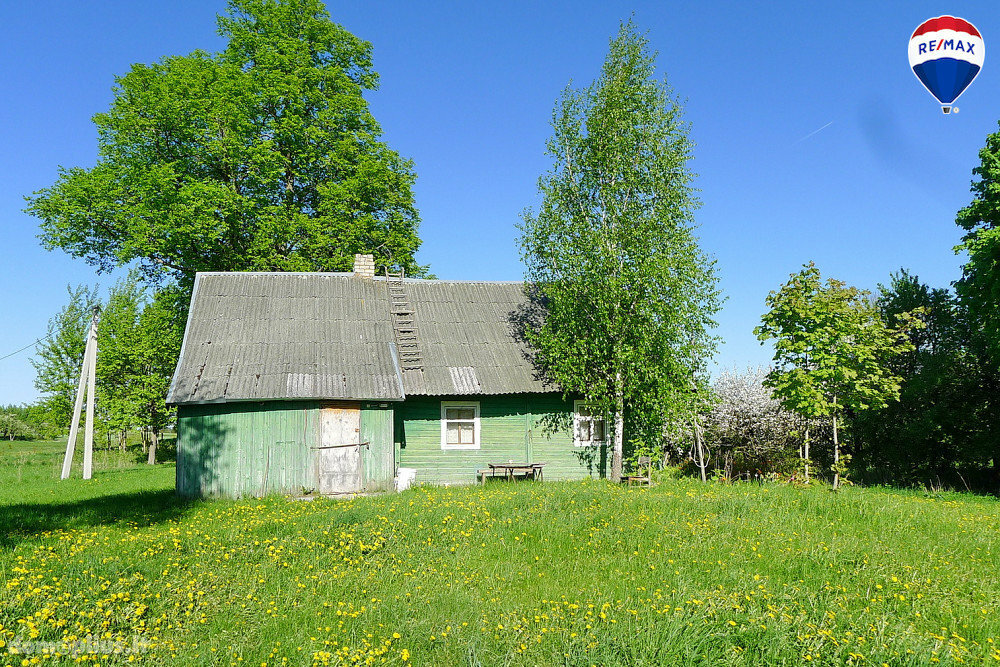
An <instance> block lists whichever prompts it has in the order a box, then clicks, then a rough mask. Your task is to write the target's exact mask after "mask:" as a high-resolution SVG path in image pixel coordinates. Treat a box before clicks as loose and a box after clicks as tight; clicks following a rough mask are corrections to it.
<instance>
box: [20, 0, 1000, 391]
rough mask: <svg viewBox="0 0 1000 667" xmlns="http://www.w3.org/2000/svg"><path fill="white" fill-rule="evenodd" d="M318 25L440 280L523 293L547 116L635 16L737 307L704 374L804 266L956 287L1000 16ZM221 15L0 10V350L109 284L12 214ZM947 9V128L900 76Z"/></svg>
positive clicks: (585, 8)
mask: <svg viewBox="0 0 1000 667" xmlns="http://www.w3.org/2000/svg"><path fill="white" fill-rule="evenodd" d="M328 7H329V9H330V13H331V14H332V16H333V18H334V20H335V21H337V22H339V23H341V24H343V25H344V26H345V27H346V28H347V29H348V30H350V31H351V32H353V33H354V34H356V35H358V36H359V37H362V38H364V39H367V40H369V41H370V42H372V44H373V45H374V54H375V66H376V69H377V70H378V71H379V72H380V74H381V76H382V85H381V89H380V90H379V91H377V92H375V93H373V94H371V95H370V96H369V100H370V102H371V105H372V109H373V112H374V114H375V117H376V118H377V119H378V120H379V121H380V122H381V124H382V126H383V128H384V130H385V138H386V140H387V141H388V142H389V144H390V145H391V146H392V147H393V148H395V149H396V150H397V151H399V152H400V153H401V154H402V155H404V156H406V157H409V158H411V159H413V161H414V163H415V167H416V172H417V175H418V180H417V185H416V199H417V205H418V206H419V208H420V213H421V218H422V221H423V222H422V226H421V237H422V238H423V240H424V244H423V247H422V249H421V251H420V253H419V255H418V259H419V260H420V261H421V262H422V263H427V264H430V265H431V270H432V271H433V272H434V273H435V274H437V275H438V277H440V278H451V279H493V280H510V279H519V278H520V277H521V276H522V267H521V264H520V259H519V256H518V251H517V246H516V237H517V232H516V229H515V225H516V223H517V221H518V214H519V213H520V212H521V211H522V210H523V209H524V208H525V207H527V206H532V205H535V204H536V203H537V195H536V189H535V184H536V181H537V178H538V176H539V174H541V173H542V172H544V171H545V170H546V169H547V168H548V167H549V162H548V160H547V159H546V158H545V156H544V155H543V144H544V141H545V139H546V137H547V136H548V135H549V132H550V128H549V125H548V123H549V119H550V117H551V111H552V108H553V104H554V102H555V99H556V97H557V95H558V94H559V92H560V90H562V88H563V87H565V86H566V85H567V83H569V82H570V81H571V80H572V81H575V82H577V83H578V84H585V83H588V82H589V81H590V80H592V79H593V78H594V77H595V76H596V74H597V73H598V70H599V68H600V65H601V62H602V60H603V58H604V55H605V53H606V49H607V43H608V39H609V37H610V36H611V35H612V34H614V33H615V32H616V30H617V27H618V23H619V21H620V20H622V19H626V18H628V17H629V16H630V15H634V19H635V21H636V23H637V25H639V26H640V27H641V28H643V29H645V30H648V34H649V38H650V40H651V43H652V45H653V47H654V48H655V49H656V50H658V51H659V59H658V61H657V64H658V68H659V70H660V71H661V72H663V73H664V74H665V75H666V76H667V79H668V81H669V82H670V84H671V85H672V86H673V88H674V90H675V92H676V93H677V95H678V96H680V97H681V98H683V99H684V100H685V108H686V116H687V119H688V120H689V121H690V122H691V126H692V129H691V132H692V138H693V139H694V141H695V142H696V144H697V146H696V148H695V160H694V161H693V163H692V165H691V166H692V168H693V170H694V171H695V172H696V173H698V174H699V176H698V180H697V184H698V187H699V188H700V189H701V198H702V200H703V204H704V205H703V207H702V208H701V210H700V211H699V213H698V216H697V219H698V222H699V224H700V230H699V234H700V238H701V242H702V246H703V247H704V248H705V249H706V250H707V251H708V252H709V253H711V254H712V255H713V256H714V257H715V258H716V259H717V260H718V268H719V274H720V277H721V287H722V289H723V291H724V292H725V294H726V296H727V297H728V300H727V301H726V303H725V306H724V309H723V311H722V313H721V314H720V317H719V323H720V326H719V330H718V333H719V335H721V336H722V338H723V339H724V340H725V343H724V344H723V345H722V347H721V348H720V350H719V354H718V355H717V357H716V361H717V363H718V364H720V365H722V366H734V365H735V366H745V365H747V364H753V365H756V364H766V363H767V362H768V361H769V358H770V352H769V351H768V350H767V349H765V348H762V347H760V346H759V345H758V343H757V341H756V340H755V339H754V337H753V334H752V333H751V331H752V329H753V327H754V326H755V325H756V324H757V323H758V321H759V318H760V315H761V313H762V312H763V311H764V298H765V297H766V295H767V293H768V291H770V290H772V289H775V288H776V287H777V286H778V285H780V284H781V283H782V282H784V281H785V279H786V278H787V276H788V274H789V273H791V272H793V271H795V270H797V268H798V267H799V266H800V265H801V264H802V263H804V262H807V261H809V260H814V261H815V262H816V263H817V265H818V266H819V268H820V270H821V271H822V272H823V274H824V275H828V276H833V277H837V278H840V279H841V280H845V281H847V282H849V283H852V284H855V285H858V286H860V287H864V288H868V289H874V288H875V286H876V285H877V283H879V282H885V281H886V280H887V277H888V275H889V273H890V272H892V271H894V270H897V269H899V268H900V267H907V268H908V269H910V270H911V271H913V272H915V273H916V274H917V275H919V276H920V277H921V278H922V279H924V280H925V281H927V282H929V283H931V284H933V285H935V286H942V285H947V284H949V283H950V282H951V281H953V280H955V279H956V278H957V277H958V276H959V271H960V266H961V261H962V260H961V258H960V257H958V256H956V255H955V254H954V253H953V251H952V247H953V246H954V245H955V244H956V243H957V242H958V240H959V230H958V228H957V227H956V226H955V224H954V218H955V212H956V211H957V210H958V209H959V208H961V207H962V206H964V205H965V204H967V203H968V201H969V198H970V194H969V183H970V180H971V175H972V174H971V172H972V169H973V167H975V166H976V164H977V163H978V157H977V153H978V151H979V149H980V148H981V147H982V146H983V144H984V142H985V138H986V135H987V134H988V133H990V132H993V131H995V130H997V119H998V116H1000V112H998V111H997V110H998V109H1000V66H998V68H994V67H993V66H992V65H993V63H992V56H991V51H990V47H991V45H992V44H994V43H995V44H997V45H998V48H1000V12H998V11H997V8H996V4H995V2H951V3H941V2H919V1H912V0H911V1H906V2H879V3H872V2H838V3H826V4H823V3H802V2H772V3H746V2H711V1H705V2H700V3H689V2H684V3H682V2H674V1H664V0H658V1H654V2H621V3H617V2H588V1H583V0H577V1H574V2H551V3H536V2H504V3H495V4H494V3H486V2H480V3H443V2H435V3H425V2H357V3H345V2H330V3H328ZM223 9H224V1H223V0H172V1H171V2H152V1H150V0H142V1H136V0H105V1H104V2H101V3H82V2H76V1H68V0H59V1H57V0H34V1H33V2H30V3H2V5H0V44H2V45H3V46H2V47H0V73H2V74H0V90H2V92H3V97H4V102H3V104H0V145H2V146H3V158H2V159H0V286H2V289H0V308H2V312H3V313H4V314H5V316H6V317H5V320H6V325H5V326H3V327H0V356H3V355H4V354H6V353H8V352H11V351H13V350H15V349H17V348H19V347H22V346H23V345H26V344H28V343H30V342H31V341H32V340H34V339H35V338H37V337H39V336H41V335H43V334H44V331H45V324H46V321H47V319H48V318H49V317H50V316H51V315H52V314H53V313H54V312H55V311H57V310H58V309H59V308H60V307H61V306H62V304H63V303H64V301H65V288H66V285H67V284H78V283H89V284H94V283H100V285H101V287H102V288H106V287H107V286H108V285H109V284H110V283H111V282H113V277H109V276H100V277H99V276H97V275H96V274H95V272H94V270H93V269H92V268H91V267H89V266H87V265H86V264H84V263H83V262H82V261H80V260H74V259H72V258H70V257H68V256H67V255H65V254H64V253H62V252H60V251H54V252H46V251H45V250H43V249H42V248H41V247H40V246H39V244H38V242H37V239H36V237H35V235H36V233H37V226H36V221H35V220H34V219H33V218H30V217H29V216H26V215H25V214H23V213H22V212H21V209H22V208H23V206H24V203H23V199H22V198H23V196H24V195H26V194H29V193H30V192H32V191H34V190H37V189H39V188H42V187H45V186H47V185H50V184H51V183H52V182H53V181H54V179H55V177H56V169H57V167H58V166H59V165H64V166H91V165H92V164H93V163H94V160H95V156H96V133H95V130H94V126H93V125H92V123H91V122H90V118H91V116H93V114H94V113H97V112H99V111H103V110H105V109H106V108H107V107H108V104H109V102H110V100H111V87H112V84H113V77H114V76H115V75H116V74H122V73H124V72H126V71H127V69H128V67H129V66H130V64H131V63H133V62H143V63H149V62H153V61H155V60H157V59H159V58H160V57H162V56H164V55H174V54H184V53H189V52H190V51H192V50H194V49H197V48H201V49H205V50H217V49H219V48H220V47H221V41H220V39H219V37H218V36H217V35H216V33H215V23H214V16H215V14H216V13H218V12H220V11H222V10H223ZM940 14H953V15H957V16H961V17H963V18H965V19H967V20H969V21H971V22H972V23H973V24H975V25H976V26H977V27H978V28H979V30H980V31H981V32H982V33H983V37H984V39H985V41H986V47H987V54H986V63H985V66H984V68H983V72H982V74H981V75H980V76H979V78H978V79H977V80H976V81H975V82H974V83H973V84H972V86H971V87H970V88H969V90H968V91H967V92H966V93H965V95H963V96H962V97H961V98H960V99H959V100H958V102H957V106H958V107H959V108H960V109H961V111H960V113H959V114H957V115H952V116H944V115H943V114H942V113H941V111H940V109H939V106H938V105H937V103H936V102H935V101H934V100H933V98H931V96H930V95H928V93H927V92H926V91H925V90H924V89H923V87H922V86H920V84H919V83H918V82H917V80H916V78H915V77H914V76H913V74H912V72H911V71H910V69H909V66H908V63H907V58H906V46H907V42H908V39H909V36H910V34H911V33H912V31H913V29H914V28H915V27H916V26H917V25H918V24H919V23H921V22H922V21H923V20H924V19H927V18H930V17H932V16H938V15H940ZM994 35H997V36H998V41H997V42H993V41H992V38H993V36H994ZM998 53H1000V52H998ZM820 128H823V129H820ZM816 130H819V131H818V132H816ZM814 132H815V133H814ZM811 133H814V134H811ZM29 358H30V354H29V353H28V352H23V353H21V354H19V355H16V356H14V357H12V358H10V359H6V360H3V361H0V403H9V402H21V401H31V400H33V399H34V398H35V396H36V393H35V391H34V388H33V385H32V382H33V377H34V373H33V369H32V368H31V365H30V363H29Z"/></svg>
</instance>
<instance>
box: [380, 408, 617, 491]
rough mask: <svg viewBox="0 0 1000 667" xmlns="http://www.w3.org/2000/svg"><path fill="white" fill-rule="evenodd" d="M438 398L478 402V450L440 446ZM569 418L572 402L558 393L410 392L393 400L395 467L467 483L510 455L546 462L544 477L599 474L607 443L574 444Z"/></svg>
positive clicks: (431, 480) (433, 480) (429, 479)
mask: <svg viewBox="0 0 1000 667" xmlns="http://www.w3.org/2000/svg"><path fill="white" fill-rule="evenodd" d="M441 401H478V403H479V409H480V413H479V416H480V424H481V426H480V429H481V433H480V436H481V441H482V442H481V447H480V449H477V450H442V449H441ZM572 423H573V404H572V402H571V401H564V400H563V399H562V397H561V396H560V395H559V394H511V395H497V396H443V397H423V396H420V397H411V398H408V399H407V400H406V401H405V402H404V403H402V404H396V419H395V437H396V444H397V448H398V452H399V454H398V461H399V466H401V467H406V468H415V469H416V470H417V480H416V481H417V482H418V483H428V484H471V483H474V482H476V481H477V480H476V471H477V470H478V469H480V468H485V467H486V466H487V464H489V463H495V462H502V461H508V460H513V461H517V462H522V461H528V462H544V463H546V466H545V478H546V479H548V480H560V479H562V480H566V479H580V478H583V477H587V476H595V477H596V476H600V475H601V474H603V472H604V467H603V461H604V460H605V458H606V448H604V447H600V448H582V447H574V446H573V427H572Z"/></svg>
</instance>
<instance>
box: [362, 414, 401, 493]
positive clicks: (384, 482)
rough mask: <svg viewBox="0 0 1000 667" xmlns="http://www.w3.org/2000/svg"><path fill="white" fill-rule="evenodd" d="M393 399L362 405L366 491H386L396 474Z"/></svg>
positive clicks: (363, 460) (363, 461)
mask: <svg viewBox="0 0 1000 667" xmlns="http://www.w3.org/2000/svg"><path fill="white" fill-rule="evenodd" d="M392 405H393V404H392V403H363V404H362V405H361V442H367V443H368V447H362V449H361V456H362V462H361V465H362V470H363V474H364V483H365V490H366V491H389V490H391V489H392V488H393V483H392V479H393V477H395V476H396V455H395V454H396V452H395V447H394V445H393V437H392V427H393V419H392V407H391V406H392Z"/></svg>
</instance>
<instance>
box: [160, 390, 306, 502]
mask: <svg viewBox="0 0 1000 667" xmlns="http://www.w3.org/2000/svg"><path fill="white" fill-rule="evenodd" d="M318 408H319V404H318V403H315V402H279V401H269V402H263V403H256V402H254V403H217V404H208V405H181V406H178V410H177V493H178V494H179V495H182V496H227V497H231V498H239V497H241V496H259V495H264V494H267V493H301V492H302V489H303V488H311V486H313V483H312V481H311V480H310V475H311V465H310V464H311V461H312V450H311V449H310V447H312V446H313V445H314V444H315V442H316V438H317V424H318V421H317V416H318Z"/></svg>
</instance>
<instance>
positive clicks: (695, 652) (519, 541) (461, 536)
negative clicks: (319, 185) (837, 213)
mask: <svg viewBox="0 0 1000 667" xmlns="http://www.w3.org/2000/svg"><path fill="white" fill-rule="evenodd" d="M60 448H61V446H60V445H59V444H58V443H55V444H52V445H48V446H45V445H43V446H36V445H15V446H14V447H13V448H6V449H0V463H2V467H0V505H2V507H0V539H2V540H3V542H2V543H0V625H2V626H3V627H2V628H0V640H3V641H5V642H7V646H6V648H4V649H0V663H5V662H10V663H11V664H21V659H22V658H24V657H28V658H40V657H41V656H40V655H37V654H34V655H31V656H22V655H11V654H4V653H3V651H6V650H9V649H10V648H11V646H12V645H15V644H22V645H23V642H25V641H29V640H30V641H35V642H39V641H60V640H69V641H72V640H73V639H72V638H74V637H83V636H86V635H88V634H93V635H101V636H104V637H106V638H108V639H107V641H109V642H115V641H117V642H119V645H120V646H123V647H126V648H132V647H136V646H138V647H140V648H142V649H143V651H144V652H141V653H137V654H135V653H132V654H130V653H129V652H128V651H126V652H124V653H122V654H119V655H100V654H99V655H96V656H94V657H95V658H96V662H99V663H100V664H109V663H110V664H117V663H119V662H126V661H127V660H128V658H129V657H132V658H138V659H139V660H142V661H146V662H151V663H163V664H242V665H261V664H264V663H266V664H268V665H270V664H282V662H283V660H287V664H312V663H314V662H318V663H329V664H339V663H352V662H359V663H362V664H381V663H382V662H388V663H390V664H402V663H404V662H410V663H413V664H427V665H465V664H468V665H479V664H481V665H496V664H506V665H536V664H570V665H578V664H579V665H586V664H628V665H643V664H645V665H665V664H699V663H701V664H713V665H714V664H741V665H758V664H800V663H802V662H804V661H809V662H812V663H816V664H830V665H842V664H883V663H886V664H890V665H925V664H931V663H935V662H937V661H940V663H941V664H958V663H961V662H964V663H966V664H969V663H983V662H987V661H988V662H994V661H1000V650H998V647H997V644H996V643H997V642H1000V620H998V619H1000V578H998V576H997V572H998V571H1000V567H998V566H1000V562H998V560H1000V559H998V549H1000V511H998V505H997V503H996V501H995V500H993V499H990V498H983V497H975V496H963V495H958V494H946V495H936V496H932V495H926V494H921V493H917V492H900V491H887V490H883V489H858V488H848V489H846V490H844V491H842V492H840V493H837V494H834V493H831V492H830V491H828V490H827V489H825V488H819V487H813V488H793V487H788V486H780V485H765V486H756V485H733V486H716V485H707V486H706V485H702V484H700V483H697V482H695V481H690V480H671V481H666V482H664V483H662V484H661V485H659V486H657V487H654V488H652V489H642V488H631V489H630V488H624V487H615V486H612V485H610V484H607V483H604V482H587V483H552V482H544V483H538V484H535V483H531V482H525V483H518V484H507V483H495V484H491V485H488V486H487V487H485V488H482V487H468V488H450V489H429V488H418V489H414V490H411V491H408V492H406V493H403V494H397V495H387V496H381V497H370V498H359V499H356V500H352V501H336V500H326V499H317V500H315V501H312V502H303V501H293V500H288V499H284V498H267V499H264V500H246V501H208V502H194V503H187V502H182V501H179V500H176V499H174V498H173V497H172V494H171V489H172V480H173V467H172V464H161V465H159V466H156V467H155V468H147V467H146V466H144V465H140V464H136V463H134V462H133V461H134V458H135V457H134V456H133V457H132V458H131V459H129V458H128V457H125V458H124V459H122V458H120V457H119V458H115V457H114V456H112V457H111V458H110V459H109V460H108V461H106V462H105V463H106V464H107V466H110V467H107V466H106V467H102V466H95V477H94V479H93V480H91V481H89V482H84V481H83V480H80V479H78V478H74V479H71V480H67V481H65V482H60V481H59V480H58V468H59V463H58V458H59V456H61V452H60ZM116 461H117V463H116ZM116 465H117V466H119V467H114V466H116ZM76 474H77V475H78V473H76ZM108 646H113V645H112V644H105V645H104V647H105V648H107V647H108Z"/></svg>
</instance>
